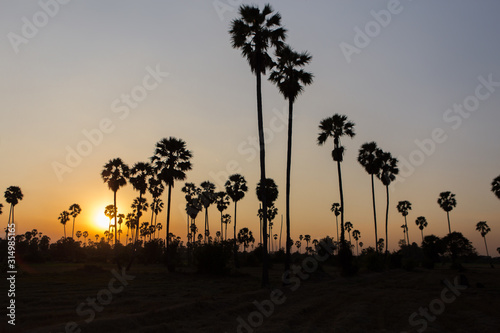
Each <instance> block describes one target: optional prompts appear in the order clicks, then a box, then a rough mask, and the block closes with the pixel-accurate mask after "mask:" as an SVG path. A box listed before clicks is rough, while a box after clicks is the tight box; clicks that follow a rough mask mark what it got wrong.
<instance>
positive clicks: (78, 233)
mask: <svg viewBox="0 0 500 333" xmlns="http://www.w3.org/2000/svg"><path fill="white" fill-rule="evenodd" d="M70 215H71V214H70ZM80 237H82V232H81V231H80V230H78V231H77V232H76V238H77V239H78V240H80ZM71 238H73V237H71Z"/></svg>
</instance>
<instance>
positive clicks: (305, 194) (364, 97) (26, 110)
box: [0, 0, 500, 253]
mask: <svg viewBox="0 0 500 333" xmlns="http://www.w3.org/2000/svg"><path fill="white" fill-rule="evenodd" d="M61 2H65V1H62V0H61ZM269 2H270V3H271V5H272V6H273V7H274V9H275V10H277V11H279V12H280V13H281V14H282V23H283V25H284V26H285V27H286V28H287V29H288V39H287V42H288V43H289V44H290V45H291V46H292V47H293V48H295V49H296V50H298V51H302V50H307V51H309V52H310V53H311V54H312V56H313V61H312V63H311V65H310V66H309V67H308V68H307V69H308V70H309V71H311V72H312V73H313V74H314V76H315V80H314V83H313V85H311V86H309V87H307V88H306V89H305V92H304V93H303V95H302V96H300V97H299V99H298V100H297V103H296V105H295V120H294V138H293V140H294V147H293V165H292V196H291V203H292V208H291V214H292V215H291V218H292V228H293V229H292V238H293V239H297V238H298V235H299V234H307V233H308V234H310V235H311V236H312V237H313V238H319V237H323V236H324V235H326V234H329V235H334V234H335V222H334V221H335V219H334V215H333V214H332V213H331V212H330V206H331V204H332V202H336V201H339V194H338V182H337V172H336V167H335V165H334V163H333V161H332V159H331V153H330V152H331V149H332V145H333V142H328V144H327V146H322V147H320V146H318V145H317V144H316V139H317V134H318V124H319V122H320V120H321V119H323V118H325V117H329V116H331V115H333V114H334V113H341V114H345V115H347V116H348V118H349V119H350V120H351V121H353V122H354V123H355V124H356V126H355V132H356V137H355V138H354V139H352V140H351V139H346V140H344V141H343V144H344V145H345V147H346V154H345V162H344V163H343V165H342V168H343V176H344V188H345V209H346V211H345V213H346V221H351V222H352V223H353V225H354V228H356V229H359V230H360V231H361V241H363V242H364V244H365V246H366V245H373V243H374V241H373V239H374V236H373V217H372V207H371V191H370V178H369V176H368V174H367V173H366V172H365V171H364V170H363V168H362V167H361V166H360V165H359V164H358V163H357V161H356V158H357V151H358V149H359V147H360V146H361V144H363V143H365V142H368V141H376V142H377V143H378V145H379V146H380V147H381V148H383V149H384V150H387V151H389V152H391V153H392V154H393V156H395V157H398V158H399V159H400V161H401V162H400V167H401V177H399V178H398V181H397V182H396V183H395V184H394V185H391V188H392V191H391V192H390V195H391V203H390V217H389V218H390V219H389V224H390V231H389V241H390V243H389V245H390V248H395V247H396V246H397V242H398V241H399V239H401V238H402V229H401V227H400V226H401V224H402V223H403V217H402V216H401V215H400V214H399V213H398V212H397V210H396V209H395V207H396V204H397V202H398V201H399V200H409V201H410V202H412V204H413V210H412V211H411V212H410V214H409V216H408V222H409V233H410V240H412V241H420V231H419V230H418V228H417V227H416V226H415V223H414V221H415V219H416V218H417V217H418V216H422V215H423V216H425V217H426V218H427V220H428V222H429V226H428V227H427V228H426V229H425V231H424V232H425V234H431V233H432V234H435V235H438V236H444V235H445V234H446V233H447V222H446V214H445V212H444V211H443V210H441V208H440V207H439V206H438V204H437V203H436V200H437V198H438V195H439V193H440V192H442V191H447V190H449V191H452V192H453V193H455V194H456V198H457V201H458V205H457V207H456V208H455V209H454V210H453V211H452V212H451V223H452V229H454V230H457V231H461V232H463V233H464V235H465V236H466V237H468V238H469V239H471V240H472V241H473V243H474V245H475V246H476V248H477V250H478V251H479V252H480V253H485V250H484V244H483V242H482V239H481V237H480V235H479V233H478V232H476V231H475V224H476V223H477V222H478V221H487V222H488V224H489V226H490V227H491V229H492V231H491V233H490V234H488V236H487V240H488V242H489V248H490V253H493V252H494V249H496V248H497V247H499V246H500V227H499V225H500V201H499V200H498V199H497V198H496V197H495V196H494V195H493V193H492V192H491V185H490V183H491V181H492V180H493V178H495V177H496V176H498V175H500V154H499V148H498V143H499V142H500V132H499V131H498V124H499V123H500V112H499V109H500V87H499V84H496V83H493V86H492V87H490V89H491V90H490V91H489V90H487V89H488V88H486V87H479V86H480V85H481V79H479V78H480V77H482V78H483V79H484V80H488V79H489V80H491V81H494V82H500V66H499V65H500V60H499V59H500V44H499V43H498V31H500V21H499V20H498V15H499V13H500V3H498V2H497V1H494V0H490V1H486V0H485V1H480V2H476V1H474V2H473V1H451V0H449V1H440V2H431V1H410V0H402V1H400V2H399V4H397V2H394V1H359V2H352V1H326V0H324V1H314V2H306V1H290V0H286V1H285V0H282V1H269ZM55 3H56V2H55V0H52V1H49V0H42V1H39V2H35V1H8V2H4V3H3V4H2V5H1V7H2V10H1V11H0V30H1V35H2V36H3V38H2V39H1V41H0V54H1V56H2V57H1V58H2V62H1V63H0V68H1V73H2V75H1V77H0V96H1V100H2V111H1V115H2V117H1V118H2V121H1V123H0V126H1V127H0V152H1V156H2V163H0V175H1V177H0V188H1V189H2V191H4V190H5V189H6V188H7V187H8V186H11V185H17V186H20V187H21V188H22V191H23V193H24V199H23V200H22V202H20V203H19V205H18V206H16V222H17V223H18V232H24V231H27V230H31V229H32V228H37V229H38V230H39V231H42V232H43V233H44V234H48V235H49V236H50V237H51V238H52V240H53V241H55V240H57V239H59V238H60V237H61V236H62V232H63V228H62V225H61V224H60V223H59V222H58V220H57V217H58V216H59V213H60V212H62V211H63V210H65V209H68V207H69V206H70V205H71V204H73V203H79V204H80V205H81V207H82V209H83V212H82V214H81V215H80V216H79V217H78V218H77V222H76V223H77V227H76V230H82V231H83V230H88V231H89V232H90V233H91V235H93V234H95V233H96V232H99V233H100V234H102V232H103V230H102V228H97V224H96V222H95V220H96V218H97V216H98V215H102V211H103V210H104V207H105V206H106V205H107V204H110V203H112V200H113V195H112V192H111V191H109V190H108V188H107V185H105V184H103V182H102V180H101V177H100V172H101V170H102V167H103V165H104V164H105V163H106V162H107V161H108V160H109V159H112V158H115V157H121V158H122V159H123V160H124V161H125V162H126V163H127V164H129V165H130V166H132V165H133V164H134V163H136V162H139V161H146V160H148V158H149V157H150V156H152V154H153V152H154V146H155V143H156V142H157V141H159V140H160V139H161V138H164V137H169V136H175V137H179V138H182V139H184V140H185V141H186V142H187V146H188V148H189V149H190V150H191V151H192V152H193V155H194V158H193V160H192V162H193V170H192V171H190V172H189V173H188V174H187V181H189V182H194V183H197V184H199V183H200V182H202V181H204V180H210V181H213V182H214V183H216V184H217V186H218V188H221V186H222V185H223V182H224V181H225V179H226V177H227V175H228V174H229V173H234V171H237V172H239V173H241V174H243V175H244V176H245V177H246V179H247V180H248V183H249V187H250V191H249V192H248V193H247V195H246V197H245V198H244V199H243V200H242V201H241V203H240V204H239V205H238V209H239V210H238V227H243V226H248V227H249V228H250V229H251V230H253V232H254V233H255V234H256V235H258V224H259V221H258V219H257V217H256V210H257V208H258V201H257V199H256V196H255V185H256V183H257V181H258V178H259V159H258V156H256V155H254V154H255V153H256V150H255V149H254V148H252V142H254V140H255V138H256V137H257V121H256V119H257V117H256V102H255V77H254V76H252V74H251V73H250V70H249V67H248V65H247V63H246V60H244V59H243V58H242V57H241V55H240V51H238V50H234V49H232V48H231V45H230V36H229V34H228V29H229V26H230V22H231V20H232V19H233V18H235V17H236V15H237V11H236V10H237V8H236V7H237V4H238V3H240V2H238V1H227V0H221V1H201V0H198V1H128V0H127V1H123V0H122V1H106V2H102V1H97V0H92V1H78V0H73V1H70V2H69V3H67V4H60V3H59V2H57V4H59V5H58V8H56V7H55V6H54V4H55ZM244 3H247V2H246V1H244ZM253 3H256V4H258V5H261V6H262V5H263V4H264V3H265V2H263V1H255V2H253ZM43 4H49V5H43ZM235 4H236V5H235ZM42 7H46V8H48V9H46V10H48V11H52V12H51V15H50V16H49V15H47V14H44V12H43V9H42ZM216 7H217V8H218V9H217V8H216ZM388 8H389V9H391V10H392V11H393V13H392V14H391V17H390V20H388V19H387V15H386V16H384V15H383V14H382V13H387V10H388ZM372 11H373V12H372ZM381 11H383V12H381ZM373 13H380V15H379V17H382V18H385V20H386V21H385V22H383V25H384V26H381V25H380V24H379V23H375V22H376V21H375V16H377V14H375V15H374V14H373ZM45 19H46V20H45ZM379 19H380V18H379ZM26 22H28V23H26ZM33 22H35V23H36V24H38V27H36V26H35V30H33V29H31V30H30V27H29V25H30V24H33ZM365 28H368V29H372V30H369V31H368V32H369V34H370V35H371V37H370V36H368V37H369V39H370V40H369V41H367V40H366V39H365V40H364V41H363V40H362V39H363V38H362V37H359V36H357V34H359V33H357V31H359V30H361V31H365ZM358 29H359V30H358ZM356 36H357V37H356ZM22 38H25V39H22ZM21 41H22V42H21ZM356 42H357V43H356ZM362 42H364V44H367V45H363V44H360V43H362ZM342 43H344V44H342ZM347 44H349V45H351V46H354V47H355V46H356V45H358V48H357V51H356V53H353V54H352V55H351V57H350V62H349V61H348V60H347V58H346V56H345V55H344V52H343V51H342V47H341V46H344V47H345V46H346V45H347ZM156 68H158V69H159V71H160V72H162V73H168V76H167V75H166V74H162V76H161V77H160V78H159V80H160V81H161V82H160V83H159V84H157V86H156V87H155V88H154V89H153V88H152V87H151V85H153V83H154V80H149V81H147V83H149V85H150V88H151V90H150V91H147V96H144V99H143V100H142V101H140V102H138V103H137V105H134V107H133V108H132V107H126V106H125V105H126V104H124V102H123V101H121V98H122V96H123V95H124V94H129V95H130V94H131V92H132V91H134V89H135V91H136V93H137V92H139V91H140V89H141V88H140V86H142V85H143V80H144V78H145V76H146V75H148V73H149V71H152V70H153V71H154V70H155V69H156ZM138 87H139V88H138ZM476 90H478V91H479V93H480V94H482V95H481V96H483V97H482V99H483V100H480V101H479V104H478V105H473V104H470V105H472V106H470V107H469V108H473V109H475V111H474V112H470V113H469V112H467V113H462V115H461V114H459V113H456V112H455V111H454V110H453V107H454V104H456V105H460V104H463V103H464V102H468V103H473V102H474V101H478V100H477V99H475V98H474V97H473V96H474V95H475V94H476ZM486 93H489V95H488V96H487V97H484V95H485V94H486ZM263 103H264V117H265V118H264V124H265V127H267V128H268V129H269V133H268V140H267V160H266V162H267V166H268V171H267V174H268V176H269V177H271V178H274V179H275V180H276V182H277V183H278V186H279V187H280V189H281V194H280V197H279V199H278V202H277V206H278V208H279V210H280V214H281V213H282V212H283V211H284V201H285V200H284V199H285V197H284V192H285V191H284V190H285V166H286V165H285V163H286V154H285V153H286V130H285V124H286V112H287V103H286V102H285V101H284V100H283V98H282V96H281V95H280V94H279V93H278V91H277V89H276V88H275V87H274V86H272V85H271V84H269V83H267V82H265V83H264V85H263ZM125 109H128V110H127V111H126V110H125ZM449 109H450V110H451V111H447V110H449ZM125 112H128V113H125ZM106 119H108V120H106ZM102 122H104V123H106V122H107V124H106V126H105V127H106V128H107V129H108V130H107V133H104V134H103V136H102V139H101V140H98V141H96V144H95V145H94V144H92V145H91V146H90V150H88V153H86V155H87V156H82V158H81V161H73V163H74V164H73V165H72V166H71V168H70V169H71V172H67V173H64V174H62V175H61V174H59V177H58V175H57V173H56V172H55V171H54V163H60V164H61V165H62V164H66V165H67V163H66V158H67V154H68V149H73V150H76V149H77V148H78V147H80V148H82V147H83V148H89V146H85V145H86V144H85V143H84V141H85V140H87V139H86V136H85V134H84V132H85V131H87V132H91V131H92V130H94V129H96V128H99V126H100V124H102ZM435 129H441V132H442V133H440V135H439V141H440V142H439V143H434V145H435V147H431V146H430V145H427V146H426V147H427V149H430V148H433V149H432V151H430V152H429V154H428V155H425V154H424V152H422V149H421V148H419V146H418V145H417V144H416V140H419V142H427V143H428V141H429V140H430V139H431V138H432V133H433V131H434V130H435ZM438 131H439V130H438ZM96 139H100V138H98V137H96ZM419 151H420V152H419ZM405 161H413V163H412V162H405ZM417 164H418V165H417ZM182 185H183V183H177V184H176V187H175V189H174V193H173V198H172V203H173V207H172V222H171V223H172V224H171V228H172V232H173V233H175V234H178V235H181V236H183V237H184V234H185V223H186V222H185V213H184V207H185V200H184V198H183V195H182V193H181V192H180V188H181V187H182ZM376 191H377V209H378V221H379V237H383V232H384V226H383V224H384V213H385V204H386V203H385V189H384V188H383V186H382V184H381V182H379V181H377V183H376ZM135 196H137V193H136V192H135V191H133V189H132V187H131V185H127V186H126V187H125V188H123V189H122V190H120V191H119V192H118V209H119V211H121V212H125V213H126V212H129V211H130V208H129V207H130V204H131V202H132V200H133V198H134V197H135ZM163 199H164V201H166V195H165V196H164V198H163ZM1 202H2V203H3V204H4V209H3V211H4V213H3V215H2V216H0V221H3V222H1V223H4V224H6V223H7V219H8V207H6V206H7V204H6V203H5V201H4V200H3V198H2V200H1ZM232 210H233V206H232V205H231V206H230V208H229V211H228V212H229V213H231V214H232ZM210 218H211V225H212V232H215V231H216V230H218V227H217V226H218V225H219V223H218V211H217V210H216V209H215V208H214V207H213V208H211V214H210ZM165 219H166V218H165V213H162V215H161V216H160V221H161V222H164V221H165ZM279 219H280V218H279V217H278V218H277V220H276V222H278V223H277V225H279ZM198 224H199V225H200V222H198ZM229 228H231V230H232V225H230V227H229ZM229 228H228V229H229ZM276 230H277V228H275V231H276ZM67 232H71V227H70V223H68V226H67ZM162 234H163V235H164V232H162ZM230 235H232V232H231V233H230Z"/></svg>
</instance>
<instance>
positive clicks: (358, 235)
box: [352, 229, 361, 256]
mask: <svg viewBox="0 0 500 333" xmlns="http://www.w3.org/2000/svg"><path fill="white" fill-rule="evenodd" d="M352 237H353V238H354V240H355V241H356V255H357V256H359V251H358V240H359V239H360V238H361V232H359V230H357V229H356V230H353V231H352Z"/></svg>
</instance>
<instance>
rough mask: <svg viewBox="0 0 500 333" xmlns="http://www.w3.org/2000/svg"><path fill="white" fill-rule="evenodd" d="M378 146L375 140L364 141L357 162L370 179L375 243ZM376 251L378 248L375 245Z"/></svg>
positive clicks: (378, 168)
mask: <svg viewBox="0 0 500 333" xmlns="http://www.w3.org/2000/svg"><path fill="white" fill-rule="evenodd" d="M379 151H380V148H378V147H377V144H376V143H375V142H373V141H372V142H368V143H364V144H363V145H362V146H361V148H360V149H359V154H358V162H359V163H360V164H361V165H362V166H363V167H364V168H365V171H366V172H367V173H368V174H369V175H370V178H371V181H372V204H373V223H374V225H375V244H376V243H377V239H378V235H377V209H376V206H375V182H374V178H375V175H378V174H379V173H380V159H379V158H378V155H379ZM375 250H376V251H377V252H378V248H377V247H376V246H375Z"/></svg>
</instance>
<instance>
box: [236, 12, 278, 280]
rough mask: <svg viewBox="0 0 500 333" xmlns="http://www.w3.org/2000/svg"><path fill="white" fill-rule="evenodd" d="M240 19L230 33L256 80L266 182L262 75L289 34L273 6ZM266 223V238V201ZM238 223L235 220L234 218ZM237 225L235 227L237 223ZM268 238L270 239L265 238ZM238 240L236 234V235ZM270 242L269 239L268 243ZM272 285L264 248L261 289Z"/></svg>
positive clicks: (246, 14)
mask: <svg viewBox="0 0 500 333" xmlns="http://www.w3.org/2000/svg"><path fill="white" fill-rule="evenodd" d="M239 15H240V17H239V18H237V19H235V20H233V21H232V23H231V29H230V30H229V33H230V35H231V44H232V47H233V48H235V49H241V54H242V55H243V57H244V58H246V59H247V61H248V64H249V65H250V70H251V72H252V73H254V74H255V76H256V83H257V87H256V88H257V124H258V129H259V148H260V180H261V182H263V181H264V179H266V162H265V157H266V154H265V142H264V120H263V114H262V91H261V86H262V82H261V81H262V78H261V75H262V74H266V71H267V70H268V69H269V68H271V67H272V64H273V62H272V60H271V57H270V56H269V54H268V53H267V52H268V51H269V49H270V48H272V47H276V48H281V47H282V46H283V42H284V40H285V37H286V30H285V29H284V28H283V27H282V26H281V15H280V14H279V13H273V9H272V8H271V6H270V5H265V6H264V8H263V9H262V11H261V10H260V9H259V8H258V7H257V6H249V5H242V6H240V8H239ZM263 209H264V219H263V227H262V229H263V233H264V235H266V234H267V230H266V229H267V200H266V198H265V197H264V200H263ZM235 222H236V216H235ZM235 225H236V223H235ZM266 236H267V235H266ZM235 240H236V232H235ZM264 242H267V237H266V238H265V241H264ZM268 284H269V258H268V254H267V247H266V246H264V256H263V265H262V285H263V286H266V285H268Z"/></svg>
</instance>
